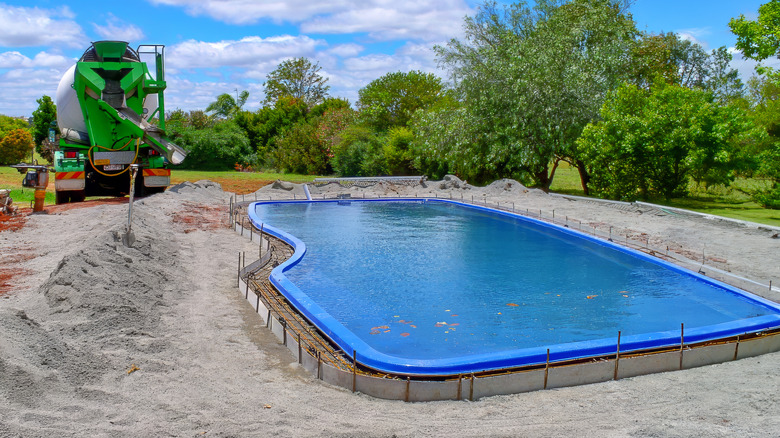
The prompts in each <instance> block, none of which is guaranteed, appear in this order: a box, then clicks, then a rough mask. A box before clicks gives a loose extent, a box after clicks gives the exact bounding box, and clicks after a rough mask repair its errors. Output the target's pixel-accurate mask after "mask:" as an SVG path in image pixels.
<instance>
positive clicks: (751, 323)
mask: <svg viewBox="0 0 780 438" xmlns="http://www.w3.org/2000/svg"><path fill="white" fill-rule="evenodd" d="M322 202H327V203H338V202H343V201H338V200H315V201H269V202H256V203H253V204H251V205H250V208H248V216H249V219H250V221H251V222H252V224H253V225H254V226H255V228H257V229H261V228H262V229H263V230H264V232H266V233H268V234H270V235H273V236H275V237H277V238H279V239H281V240H283V241H285V242H287V243H288V244H289V245H291V246H292V247H293V248H294V251H295V252H294V254H293V256H292V257H291V258H290V259H288V260H287V261H285V262H284V263H282V264H281V265H279V266H278V267H276V268H275V269H274V270H273V271H272V273H271V275H270V277H269V280H270V281H271V283H273V285H274V286H275V287H276V288H277V289H278V290H279V291H280V292H281V293H282V294H283V295H284V296H285V298H286V299H287V300H288V301H289V302H290V303H291V304H292V305H293V306H294V307H295V308H296V309H297V310H298V311H299V312H300V313H301V314H303V315H304V316H305V317H306V318H307V319H308V320H309V321H311V322H312V324H314V325H315V326H316V327H317V328H318V329H319V330H320V331H321V332H322V333H323V334H324V335H325V336H326V337H328V338H329V339H330V340H331V341H332V342H333V343H334V344H336V345H337V346H338V347H339V348H340V349H342V350H343V351H344V352H345V354H346V355H347V356H349V357H355V358H356V360H357V362H358V363H360V364H361V365H364V366H366V367H369V368H372V369H375V370H377V371H381V372H385V373H391V374H395V375H402V376H431V377H432V376H455V375H468V374H472V373H481V372H485V371H500V370H507V369H518V368H522V367H529V366H538V365H544V364H546V363H550V362H566V361H572V360H580V359H587V358H595V357H604V356H609V355H615V352H616V351H617V349H618V339H617V333H616V334H615V337H614V338H605V339H597V340H589V341H581V342H571V343H565V344H557V345H550V346H549V356H548V349H547V348H546V347H536V348H525V349H519V350H510V351H502V352H496V353H487V354H474V355H467V356H463V357H455V358H446V359H427V360H420V359H410V358H404V357H398V356H394V355H388V354H384V353H382V352H379V351H377V350H376V349H374V348H373V347H371V346H370V345H368V344H367V343H366V342H364V341H363V340H362V339H360V338H359V337H358V336H356V335H355V334H354V333H352V332H351V331H350V330H349V329H347V328H346V327H345V326H344V325H342V324H341V323H340V322H339V321H338V320H337V319H336V318H334V317H333V316H332V315H330V314H329V313H328V312H326V311H325V310H324V309H323V308H322V307H320V306H319V305H318V304H317V303H316V302H315V301H314V300H313V299H312V298H310V297H309V296H308V295H306V294H305V293H304V292H303V291H301V290H300V288H299V287H298V286H296V285H295V284H294V283H293V282H292V281H290V280H289V279H288V278H287V276H286V275H285V273H286V272H288V271H289V270H290V269H292V268H293V267H294V266H295V265H297V264H298V263H299V262H300V261H301V260H302V259H303V257H304V256H305V254H306V250H307V249H306V244H305V243H304V242H303V241H301V240H300V239H298V238H297V237H295V236H293V235H292V234H290V233H287V232H285V231H283V230H280V229H278V228H276V227H274V226H273V225H269V224H267V223H264V222H263V221H262V219H261V218H260V217H258V215H257V213H256V211H255V210H256V208H255V206H257V205H262V204H282V203H285V204H288V203H322ZM348 202H414V203H420V202H436V203H451V204H457V205H460V206H463V207H466V208H471V209H475V210H478V211H482V212H488V213H490V214H496V215H503V216H508V217H512V218H515V219H520V220H523V221H528V222H530V223H534V224H536V225H539V226H543V227H547V228H550V229H554V230H556V231H557V232H560V233H564V234H565V235H569V236H571V237H576V238H581V239H586V240H588V241H590V242H594V243H597V244H599V245H603V246H607V247H609V248H612V249H614V250H617V251H620V252H623V253H626V254H630V255H631V256H633V257H638V258H640V259H643V260H646V261H650V262H652V263H655V264H657V265H661V266H663V267H664V268H666V269H669V270H672V271H674V272H677V273H680V274H683V275H687V276H691V277H694V278H696V279H697V280H699V281H702V282H706V283H708V284H711V285H714V286H716V287H718V288H720V289H722V290H723V291H724V292H725V293H732V294H736V295H739V296H741V297H744V298H746V299H748V300H750V301H752V302H753V303H755V304H756V305H758V306H760V307H763V308H766V309H770V310H771V312H773V313H772V314H769V315H765V316H760V317H755V318H748V319H742V320H736V321H731V322H726V323H721V324H716V325H710V326H705V327H697V328H692V329H684V330H683V329H681V330H670V331H662V332H654V333H646V334H639V335H630V336H623V337H622V339H620V348H619V350H620V352H621V354H630V353H632V352H641V351H648V350H658V349H663V348H671V347H676V346H681V345H682V344H683V343H684V344H695V343H703V342H707V341H716V340H719V339H726V338H730V337H735V336H740V335H745V334H750V333H760V332H765V331H770V330H774V329H777V328H778V327H780V306H779V305H778V304H776V303H773V302H771V301H769V300H765V299H763V298H760V297H757V296H754V295H752V294H749V293H747V292H744V291H742V290H739V289H736V288H734V287H731V286H729V285H727V284H724V283H721V282H718V281H716V280H713V279H711V278H707V277H704V276H702V275H700V274H697V273H694V272H692V271H688V270H686V269H683V268H681V267H679V266H677V265H674V264H671V263H668V262H666V261H663V260H660V259H657V258H655V257H651V256H649V255H647V254H645V253H642V252H640V251H635V250H633V249H630V248H626V247H623V246H619V245H615V244H613V243H611V242H609V241H605V240H602V239H598V238H595V237H592V236H589V235H587V234H584V233H581V232H579V231H576V230H573V229H570V228H566V227H561V226H558V225H554V224H550V223H547V222H543V221H539V220H536V219H533V218H528V217H525V216H521V215H516V214H513V213H509V212H505V211H500V210H495V209H491V208H488V207H482V206H474V205H470V204H464V203H460V202H457V201H452V200H441V199H425V200H420V199H392V200H387V199H377V200H354V199H353V200H350V201H348ZM258 311H259V309H258ZM775 338H777V336H775ZM734 356H735V358H736V356H737V353H736V352H735V354H734ZM680 360H681V365H682V359H680ZM617 374H618V373H617V369H616V371H615V375H616V376H617ZM472 384H473V382H472Z"/></svg>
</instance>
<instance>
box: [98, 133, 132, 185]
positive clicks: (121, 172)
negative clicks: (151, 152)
mask: <svg viewBox="0 0 780 438" xmlns="http://www.w3.org/2000/svg"><path fill="white" fill-rule="evenodd" d="M132 141H133V139H132V138H131V139H130V140H128V141H127V143H125V145H124V146H122V147H121V148H119V149H111V148H107V147H105V146H100V145H97V144H96V145H94V146H92V147H90V148H89V150H88V151H87V158H88V159H89V164H90V165H92V169H93V170H94V171H95V172H97V173H99V174H101V175H103V176H119V175H121V174H123V173H125V172H127V171H128V170H130V166H127V167H126V168H125V169H124V170H121V171H119V172H117V173H105V172H103V171H101V170H98V168H97V167H95V162H94V161H92V149H94V148H96V147H97V148H100V149H105V150H107V151H115V150H119V151H121V150H122V149H124V148H126V147H127V145H129V144H130V143H131V142H132ZM140 149H141V139H140V138H139V139H138V140H136V143H135V157H133V163H135V160H137V159H138V151H139V150H140Z"/></svg>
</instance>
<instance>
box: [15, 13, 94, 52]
mask: <svg viewBox="0 0 780 438" xmlns="http://www.w3.org/2000/svg"><path fill="white" fill-rule="evenodd" d="M73 18H74V15H73V13H72V12H71V11H70V9H68V8H67V7H65V6H63V7H62V8H59V9H41V8H25V7H18V6H9V5H6V4H4V3H0V46H5V47H35V46H45V45H62V46H66V47H81V46H83V45H84V44H85V42H86V41H87V38H86V36H85V35H84V32H83V31H82V29H81V26H79V25H78V24H77V23H76V22H75V21H74V20H73Z"/></svg>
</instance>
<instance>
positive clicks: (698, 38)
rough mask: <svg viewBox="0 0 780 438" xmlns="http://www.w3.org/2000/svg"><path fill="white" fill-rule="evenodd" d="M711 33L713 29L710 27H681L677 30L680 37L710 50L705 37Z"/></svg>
mask: <svg viewBox="0 0 780 438" xmlns="http://www.w3.org/2000/svg"><path fill="white" fill-rule="evenodd" d="M711 34H712V31H711V30H710V28H708V27H702V28H691V29H681V30H678V31H677V35H679V36H680V39H682V40H687V41H690V42H692V43H695V44H698V45H700V46H702V48H704V50H709V44H708V43H707V41H705V39H704V38H705V37H707V36H709V35H711Z"/></svg>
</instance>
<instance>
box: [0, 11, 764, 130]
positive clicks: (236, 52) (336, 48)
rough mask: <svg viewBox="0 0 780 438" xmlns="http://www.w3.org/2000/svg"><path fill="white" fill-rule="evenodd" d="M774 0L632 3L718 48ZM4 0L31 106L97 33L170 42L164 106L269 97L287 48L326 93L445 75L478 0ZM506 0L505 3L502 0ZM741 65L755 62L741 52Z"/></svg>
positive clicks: (14, 108) (14, 106)
mask: <svg viewBox="0 0 780 438" xmlns="http://www.w3.org/2000/svg"><path fill="white" fill-rule="evenodd" d="M766 1H767V0H760V1H759V0H636V1H635V2H634V4H633V5H632V6H631V9H630V12H631V13H632V15H633V17H634V20H635V21H636V22H637V27H638V28H639V29H640V30H645V31H648V32H655V33H657V32H661V31H664V32H677V33H679V34H681V35H683V36H684V37H685V38H688V39H691V40H694V41H696V42H698V43H700V44H702V45H703V46H704V47H705V49H707V50H712V49H714V48H717V47H720V46H727V47H730V48H731V47H733V46H734V43H735V42H736V38H735V37H734V36H733V35H732V34H731V32H730V31H729V29H728V21H729V19H730V18H732V17H736V16H738V15H740V14H745V15H746V16H748V17H749V18H755V17H756V16H757V11H758V7H759V6H760V5H761V4H762V3H765V2H766ZM30 3H31V2H30V1H29V0H26V1H20V0H5V1H4V0H0V114H5V115H11V116H22V115H24V116H29V115H31V114H32V111H33V110H34V109H35V108H36V107H37V104H36V103H35V100H36V99H38V98H40V97H41V96H42V95H44V94H48V95H50V96H52V97H54V94H55V91H56V89H57V84H58V83H59V80H60V78H61V76H62V73H63V72H64V71H65V70H67V69H68V67H70V66H71V65H72V64H73V63H74V62H75V61H76V59H78V57H79V56H80V55H81V53H82V52H83V51H84V50H85V49H86V48H87V47H88V46H89V43H90V42H91V41H98V40H103V39H113V40H124V41H129V42H130V43H131V45H132V46H133V47H136V46H138V45H139V44H164V45H165V46H166V49H165V50H166V79H167V80H168V90H167V91H166V106H167V109H174V108H182V109H184V110H192V109H203V108H205V107H206V105H208V103H209V102H212V101H213V100H214V99H215V97H216V96H217V95H219V94H221V93H234V92H235V90H239V91H240V90H248V91H249V92H250V98H249V102H248V103H247V106H246V108H248V109H255V108H257V107H259V105H260V101H262V100H263V97H264V95H263V91H262V83H263V80H264V79H265V77H266V75H267V74H268V72H270V71H271V70H273V69H274V68H275V67H276V66H277V65H278V64H279V63H280V62H281V61H283V60H284V59H287V58H294V57H300V56H304V57H307V58H309V59H311V60H315V61H318V62H319V64H320V65H321V66H322V71H321V73H322V74H323V75H325V76H327V77H328V78H329V82H328V83H329V85H330V86H331V90H330V93H331V95H333V96H339V97H345V98H347V99H349V100H350V101H351V102H354V101H355V100H356V99H357V91H358V90H359V89H360V88H362V87H363V86H365V85H366V84H367V83H368V82H370V81H371V80H373V79H376V78H378V77H380V76H382V75H384V74H385V73H388V72H393V71H410V70H422V71H426V72H433V73H436V74H439V75H441V76H443V77H444V76H445V75H446V73H445V72H443V71H440V70H438V69H437V65H436V60H435V58H434V55H433V53H432V51H431V47H432V46H433V45H435V44H441V43H444V42H446V41H447V40H448V39H450V38H458V37H460V36H462V33H461V32H462V23H463V17H464V16H466V15H472V14H473V13H474V11H475V8H476V7H477V6H478V5H479V4H480V3H481V2H477V1H473V0H326V1H320V2H315V1H311V0H135V1H132V2H120V1H117V2H115V1H86V0H56V1H54V0H37V1H36V2H35V3H34V6H30ZM501 3H509V2H508V1H501ZM734 57H735V60H734V62H733V65H734V67H735V68H738V69H739V70H740V71H741V72H742V73H743V76H745V77H747V76H749V75H750V74H751V72H752V70H753V67H754V65H755V64H754V63H753V62H750V61H744V60H742V57H741V55H740V53H738V52H735V53H734Z"/></svg>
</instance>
